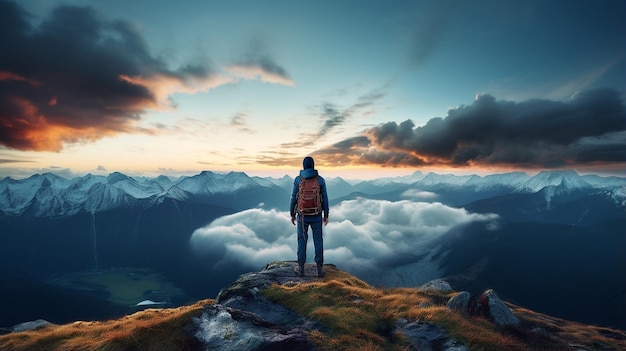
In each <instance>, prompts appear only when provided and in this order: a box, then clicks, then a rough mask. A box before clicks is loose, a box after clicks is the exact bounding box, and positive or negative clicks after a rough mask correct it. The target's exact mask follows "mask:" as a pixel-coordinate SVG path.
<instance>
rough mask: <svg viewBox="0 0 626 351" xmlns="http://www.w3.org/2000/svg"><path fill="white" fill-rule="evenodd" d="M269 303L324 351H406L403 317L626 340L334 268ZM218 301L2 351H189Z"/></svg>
mask: <svg viewBox="0 0 626 351" xmlns="http://www.w3.org/2000/svg"><path fill="white" fill-rule="evenodd" d="M263 293H264V294H265V296H267V297H268V298H269V299H271V300H273V301H276V302H278V303H281V304H283V305H285V306H287V307H289V308H291V309H293V310H295V311H296V312H297V313H299V314H300V315H302V316H304V317H307V318H310V319H313V320H315V321H317V322H319V323H320V324H321V325H322V329H321V330H314V331H312V332H311V333H310V338H311V340H312V341H313V342H314V343H315V344H316V345H317V347H318V349H319V350H332V351H353V350H359V351H379V350H380V351H383V350H408V349H409V347H408V346H409V345H408V343H407V340H406V339H404V337H403V336H402V335H401V334H400V333H394V332H393V329H394V324H395V322H396V321H397V320H398V319H400V318H404V319H407V320H409V321H415V320H420V321H425V322H430V323H433V324H436V325H440V326H441V327H443V328H444V329H446V330H447V332H448V333H449V334H450V336H452V337H454V338H456V339H457V340H460V341H461V342H463V343H464V344H465V345H466V346H467V347H468V349H469V350H482V351H489V350H494V351H495V350H512V351H516V350H520V351H521V350H555V351H559V350H570V349H572V347H573V346H572V345H580V346H581V347H582V348H585V349H592V350H626V333H624V332H622V331H616V330H612V329H609V328H600V327H593V326H587V325H582V324H578V323H573V322H569V321H565V320H562V319H558V318H553V317H550V316H546V315H542V314H539V313H536V312H533V311H530V310H527V309H523V308H521V307H518V306H515V305H511V304H509V307H511V309H512V310H513V312H514V313H515V314H516V315H517V316H518V317H519V318H520V319H521V321H522V323H521V325H520V326H518V327H511V328H504V329H497V328H496V327H495V326H494V324H493V323H492V322H491V321H489V320H487V319H486V318H482V317H472V318H470V319H467V318H464V317H462V316H461V315H460V314H458V313H455V312H451V311H449V310H447V309H446V308H445V304H446V302H447V301H448V299H449V298H450V297H451V296H452V295H454V293H448V294H444V293H439V292H433V291H423V290H420V289H411V288H398V289H388V288H384V289H381V288H374V287H371V286H369V285H368V284H366V283H365V282H363V281H362V280H360V279H358V278H356V277H354V276H352V275H350V274H348V273H345V272H343V271H340V270H338V269H336V268H334V267H332V266H328V267H327V268H326V276H325V278H323V279H319V280H315V281H312V282H308V283H299V284H295V285H273V286H271V287H270V288H268V289H266V290H264V292H263ZM211 303H213V301H212V300H203V301H199V302H197V303H196V304H193V305H190V306H185V307H180V308H175V309H151V310H146V311H142V312H138V313H135V314H132V315H129V316H125V317H122V318H120V319H118V320H112V321H106V322H75V323H72V324H67V325H61V326H54V327H48V328H44V329H42V330H37V331H29V332H22V333H13V334H8V335H3V336H0V350H3V351H4V350H7V351H21V350H72V351H74V350H77V351H80V350H105V351H121V350H156V351H159V350H187V349H195V348H197V347H199V346H200V345H198V342H197V341H196V340H195V339H194V338H193V337H191V336H190V335H188V334H187V333H186V332H185V331H184V326H186V325H188V324H189V323H190V321H191V318H192V317H193V316H198V315H200V314H201V312H202V309H203V307H204V306H205V305H207V304H211Z"/></svg>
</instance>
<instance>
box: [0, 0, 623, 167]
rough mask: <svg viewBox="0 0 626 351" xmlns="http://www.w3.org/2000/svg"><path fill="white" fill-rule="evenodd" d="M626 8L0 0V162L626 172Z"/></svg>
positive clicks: (609, 4) (614, 2) (608, 4)
mask: <svg viewBox="0 0 626 351" xmlns="http://www.w3.org/2000/svg"><path fill="white" fill-rule="evenodd" d="M563 6H565V7H567V9H564V8H563ZM625 16H626V5H625V3H624V2H623V1H618V0H609V1H604V2H602V4H599V3H597V2H594V1H587V0H580V1H573V2H568V3H567V4H566V5H565V4H563V3H557V2H545V1H509V2H505V3H500V2H496V3H493V2H478V3H472V4H470V3H466V2H455V1H437V2H433V1H401V2H394V3H393V4H385V3H383V2H365V3H363V2H361V1H346V2H341V3H340V4H337V3H335V2H330V1H321V2H319V1H316V2H311V3H304V4H303V3H298V2H296V3H294V2H289V1H273V2H270V3H259V2H254V1H250V2H245V6H239V5H237V4H232V3H231V2H228V1H211V2H193V3H189V4H186V5H185V6H183V5H174V4H168V3H164V4H160V5H159V6H153V3H152V2H146V1H135V2H133V3H132V4H127V3H125V2H121V1H107V2H103V3H94V2H92V1H86V0H71V1H64V2H61V1H50V2H45V3H42V2H41V1H36V0H25V1H19V2H17V1H12V0H0V30H1V32H2V33H9V34H8V35H4V36H3V37H2V38H1V39H0V43H1V45H2V47H3V50H2V51H3V55H2V58H0V178H3V177H7V176H8V177H13V178H23V177H28V176H30V175H32V174H34V173H43V172H55V173H58V174H63V175H66V176H77V175H83V174H85V173H96V174H108V173H110V172H114V171H120V172H124V173H127V174H129V175H136V176H141V175H149V176H154V175H159V174H165V175H172V176H178V175H185V174H186V175H190V174H195V173H197V172H200V171H202V170H212V171H217V172H228V171H243V172H247V173H250V174H267V175H276V176H282V175H284V174H292V173H294V172H295V171H296V170H298V169H299V168H300V167H301V161H302V158H303V157H304V156H307V155H312V156H313V157H314V158H315V159H316V165H317V166H318V168H319V169H321V170H324V171H325V172H327V173H332V174H334V175H340V176H346V177H351V178H373V177H378V176H395V175H402V174H410V173H412V172H415V171H422V172H429V171H435V172H437V171H442V172H452V173H463V174H466V173H476V174H485V173H494V172H495V173H499V172H507V171H511V170H521V171H526V172H529V173H532V172H537V171H540V170H543V169H574V170H577V171H579V172H595V173H599V174H613V175H620V176H625V175H626V112H625V111H626V108H625V101H626V81H625V80H624V79H623V77H625V76H626V51H625V50H626V48H625V46H624V43H626V17H625ZM9 19H11V20H9ZM572 58H575V59H572Z"/></svg>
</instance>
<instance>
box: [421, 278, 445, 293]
mask: <svg viewBox="0 0 626 351" xmlns="http://www.w3.org/2000/svg"><path fill="white" fill-rule="evenodd" d="M419 288H420V289H422V290H435V291H440V292H443V293H449V292H451V291H452V287H451V286H450V283H448V282H447V281H445V280H443V279H435V280H431V281H429V282H428V283H425V284H422V285H421V286H420V287H419Z"/></svg>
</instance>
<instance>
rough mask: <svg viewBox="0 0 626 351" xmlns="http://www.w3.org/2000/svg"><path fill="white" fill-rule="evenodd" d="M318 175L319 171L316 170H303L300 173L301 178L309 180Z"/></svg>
mask: <svg viewBox="0 0 626 351" xmlns="http://www.w3.org/2000/svg"><path fill="white" fill-rule="evenodd" d="M316 175H317V170H316V169H311V168H307V169H303V170H301V171H300V177H302V178H304V179H307V178H313V177H315V176H316Z"/></svg>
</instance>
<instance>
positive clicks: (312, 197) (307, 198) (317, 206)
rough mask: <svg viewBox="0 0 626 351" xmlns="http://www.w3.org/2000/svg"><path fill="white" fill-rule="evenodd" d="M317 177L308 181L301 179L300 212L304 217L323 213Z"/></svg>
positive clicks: (299, 191)
mask: <svg viewBox="0 0 626 351" xmlns="http://www.w3.org/2000/svg"><path fill="white" fill-rule="evenodd" d="M317 177H318V176H315V177H313V178H306V179H304V178H302V177H300V187H299V188H298V212H299V213H300V214H302V215H305V216H313V215H317V214H320V213H321V212H322V195H321V194H320V183H319V181H318V180H317Z"/></svg>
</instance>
